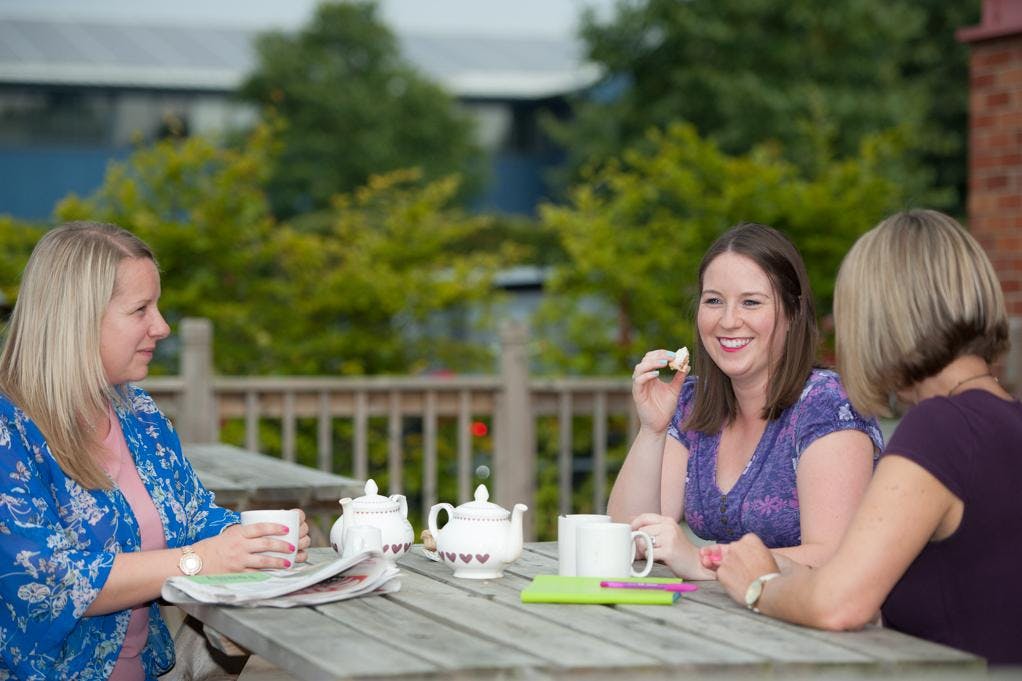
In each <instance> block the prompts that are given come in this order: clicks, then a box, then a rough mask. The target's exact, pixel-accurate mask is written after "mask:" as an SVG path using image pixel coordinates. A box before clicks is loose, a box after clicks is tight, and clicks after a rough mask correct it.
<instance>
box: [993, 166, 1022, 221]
mask: <svg viewBox="0 0 1022 681" xmlns="http://www.w3.org/2000/svg"><path fill="white" fill-rule="evenodd" d="M1015 164H1016V165H1018V161H1015ZM997 207H998V208H999V209H1001V210H1015V211H1017V210H1019V209H1020V208H1022V195H1019V194H1011V195H1009V196H999V197H997Z"/></svg>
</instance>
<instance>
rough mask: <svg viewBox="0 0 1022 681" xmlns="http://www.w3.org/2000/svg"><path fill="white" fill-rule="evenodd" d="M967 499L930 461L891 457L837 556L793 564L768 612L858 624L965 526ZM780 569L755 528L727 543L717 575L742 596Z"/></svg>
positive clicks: (770, 587)
mask: <svg viewBox="0 0 1022 681" xmlns="http://www.w3.org/2000/svg"><path fill="white" fill-rule="evenodd" d="M961 510H962V502H961V501H960V500H959V499H958V498H957V497H955V496H954V495H953V494H952V493H951V492H950V490H948V489H947V488H946V487H945V486H944V485H942V484H941V483H940V482H939V481H938V480H937V479H936V478H935V477H933V476H932V475H931V474H930V473H928V472H927V471H926V470H925V469H924V468H923V467H922V466H919V465H918V464H916V463H914V462H912V461H910V460H908V459H905V458H902V457H899V456H886V457H884V458H883V459H882V460H881V462H880V465H879V466H878V467H877V472H876V475H875V476H874V478H873V480H872V481H871V483H870V485H869V488H868V490H867V492H866V496H865V498H864V499H863V502H862V505H861V507H860V508H859V510H858V512H857V513H856V514H855V517H854V518H853V520H852V523H851V525H850V526H849V528H848V532H847V534H846V535H845V537H844V539H843V540H842V541H841V544H840V546H839V548H838V550H837V552H836V553H835V554H834V557H833V558H832V559H831V560H829V561H828V562H827V563H826V564H824V565H823V566H821V567H820V568H819V569H816V570H810V569H809V568H807V567H805V566H801V565H791V566H790V567H789V568H788V569H787V570H786V572H784V573H783V574H782V576H781V577H778V578H777V579H774V580H772V581H770V582H768V583H767V584H765V586H764V588H763V593H762V596H761V597H760V600H759V603H758V604H757V606H758V608H759V610H760V612H762V613H764V614H766V615H770V616H771V617H777V618H779V619H783V620H787V621H789V622H795V623H798V624H804V625H808V626H813V627H818V628H821V629H833V630H844V629H858V628H860V627H862V626H863V625H864V624H866V623H867V622H869V621H870V620H871V619H872V618H873V617H874V615H875V614H876V612H877V611H878V610H879V609H880V606H881V604H883V602H884V600H885V599H886V598H887V596H888V594H889V593H890V592H891V589H893V588H894V585H895V584H896V583H897V581H898V580H899V579H901V576H902V575H903V574H904V573H905V570H907V569H908V566H909V565H910V564H911V563H912V561H913V560H915V559H916V557H917V556H918V555H919V553H920V552H921V551H922V550H923V548H924V547H925V546H926V543H927V542H929V541H931V540H932V539H939V538H942V537H946V536H947V535H948V534H950V533H951V532H953V531H954V529H955V527H957V520H958V519H959V518H960V517H961ZM772 571H776V563H775V562H774V559H773V557H772V556H771V555H770V552H769V550H767V549H766V548H765V547H764V546H763V543H762V542H761V541H760V540H759V538H758V537H756V536H755V535H746V536H745V537H743V538H742V539H741V540H740V541H738V542H735V543H734V544H731V545H730V546H728V547H727V548H726V549H725V550H724V554H723V560H722V562H721V565H720V568H719V569H718V570H717V578H718V579H719V580H720V581H721V583H722V584H723V585H724V587H725V588H726V589H727V591H728V593H729V594H730V595H731V597H732V598H734V599H735V600H736V601H738V602H739V603H744V602H745V590H746V589H747V588H748V586H749V584H750V583H751V582H752V580H753V579H755V578H756V577H759V576H760V575H763V574H765V573H767V572H772Z"/></svg>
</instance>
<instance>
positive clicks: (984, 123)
mask: <svg viewBox="0 0 1022 681" xmlns="http://www.w3.org/2000/svg"><path fill="white" fill-rule="evenodd" d="M996 122H997V117H996V116H992V115H990V114H989V113H987V112H986V111H980V110H979V109H976V108H974V109H973V110H972V111H971V112H970V114H969V127H970V128H971V129H972V130H983V129H985V128H989V127H991V126H992V125H995V124H996Z"/></svg>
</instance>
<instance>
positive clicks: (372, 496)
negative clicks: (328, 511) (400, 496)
mask: <svg viewBox="0 0 1022 681" xmlns="http://www.w3.org/2000/svg"><path fill="white" fill-rule="evenodd" d="M379 491H380V488H379V487H378V486H377V485H376V481H375V480H373V479H372V478H369V479H368V480H366V486H365V496H362V497H358V498H357V499H355V500H354V501H353V502H352V503H353V504H354V506H355V507H357V508H358V509H359V510H366V511H396V510H397V509H398V507H399V506H400V505H399V504H398V502H396V501H394V500H393V499H391V498H390V497H385V496H383V495H382V494H379Z"/></svg>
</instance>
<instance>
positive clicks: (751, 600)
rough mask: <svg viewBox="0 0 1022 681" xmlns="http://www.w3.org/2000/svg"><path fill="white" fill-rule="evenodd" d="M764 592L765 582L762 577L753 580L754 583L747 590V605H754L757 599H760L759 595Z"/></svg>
mask: <svg viewBox="0 0 1022 681" xmlns="http://www.w3.org/2000/svg"><path fill="white" fill-rule="evenodd" d="M761 593H763V582H762V580H760V579H754V580H752V584H750V585H749V588H748V589H746V590H745V605H747V606H748V607H750V608H751V607H752V606H754V605H756V601H758V600H759V595H760V594H761Z"/></svg>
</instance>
